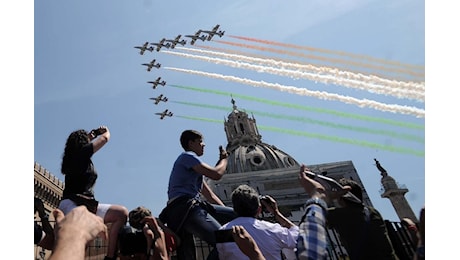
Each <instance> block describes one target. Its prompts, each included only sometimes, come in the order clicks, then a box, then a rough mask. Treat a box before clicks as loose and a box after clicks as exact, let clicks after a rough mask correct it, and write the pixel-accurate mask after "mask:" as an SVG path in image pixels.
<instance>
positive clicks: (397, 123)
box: [168, 84, 425, 130]
mask: <svg viewBox="0 0 460 260" xmlns="http://www.w3.org/2000/svg"><path fill="white" fill-rule="evenodd" d="M168 86H171V87H175V88H181V89H186V90H192V91H198V92H205V93H211V94H217V95H223V96H233V97H236V98H241V99H244V100H249V101H254V102H259V103H264V104H268V105H274V106H282V107H288V108H294V109H299V110H305V111H310V112H315V113H322V114H330V115H335V116H339V117H345V118H352V119H357V120H363V121H368V122H377V123H382V124H389V125H394V126H399V127H405V128H410V129H417V130H424V129H425V126H424V125H420V124H414V123H408V122H401V121H396V120H391V119H385V118H378V117H370V116H364V115H359V114H350V113H345V112H342V111H337V110H331V109H323V108H317V107H310V106H303V105H297V104H291V103H285V102H279V101H274V100H269V99H263V98H258V97H253V96H246V95H241V94H235V93H230V92H225V91H219V90H215V89H204V88H198V87H191V86H182V85H169V84H168Z"/></svg>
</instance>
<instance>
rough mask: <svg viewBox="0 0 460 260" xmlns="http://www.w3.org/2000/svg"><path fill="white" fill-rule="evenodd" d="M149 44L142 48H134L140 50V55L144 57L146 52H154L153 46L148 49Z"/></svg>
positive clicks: (146, 43)
mask: <svg viewBox="0 0 460 260" xmlns="http://www.w3.org/2000/svg"><path fill="white" fill-rule="evenodd" d="M148 45H149V42H145V43H144V44H143V45H142V46H134V48H136V49H139V50H140V51H139V54H140V55H144V52H145V51H153V46H150V47H147V46H148Z"/></svg>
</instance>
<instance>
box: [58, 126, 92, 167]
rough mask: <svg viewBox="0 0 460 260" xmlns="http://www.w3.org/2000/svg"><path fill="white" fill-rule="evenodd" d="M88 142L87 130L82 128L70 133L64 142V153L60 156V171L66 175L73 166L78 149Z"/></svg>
mask: <svg viewBox="0 0 460 260" xmlns="http://www.w3.org/2000/svg"><path fill="white" fill-rule="evenodd" d="M89 142H90V140H89V137H88V132H86V130H84V129H80V130H76V131H73V132H72V133H70V135H69V137H68V138H67V141H66V143H65V149H64V154H63V156H62V164H61V173H62V174H64V175H66V174H68V173H71V172H72V170H73V169H74V168H75V163H74V162H75V161H76V160H75V156H76V155H77V154H78V152H79V151H80V149H81V148H82V147H83V146H84V145H86V144H88V143H89Z"/></svg>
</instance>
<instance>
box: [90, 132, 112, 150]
mask: <svg viewBox="0 0 460 260" xmlns="http://www.w3.org/2000/svg"><path fill="white" fill-rule="evenodd" d="M90 139H91V141H92V143H93V153H96V152H97V151H99V150H100V149H101V148H102V147H103V146H104V145H105V144H106V143H107V142H108V141H109V140H110V131H109V128H108V127H107V126H100V127H98V128H96V129H94V130H92V131H91V132H90Z"/></svg>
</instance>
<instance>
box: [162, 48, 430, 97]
mask: <svg viewBox="0 0 460 260" xmlns="http://www.w3.org/2000/svg"><path fill="white" fill-rule="evenodd" d="M163 53H168V54H172V55H177V56H182V57H187V58H194V59H198V60H203V61H207V62H213V63H215V64H224V65H227V66H231V67H236V68H243V69H251V70H255V71H258V72H265V73H271V74H276V75H282V76H287V77H292V78H304V79H308V80H313V81H315V82H322V83H325V84H330V83H332V84H337V85H341V86H345V87H351V88H357V89H361V90H366V91H369V92H373V93H377V94H384V95H392V96H395V97H397V98H410V99H415V100H419V101H424V94H423V93H420V92H415V93H414V91H407V90H398V89H392V88H388V87H382V86H379V85H375V84H368V83H365V82H364V83H363V82H359V81H356V80H350V79H343V78H337V77H334V76H331V75H318V74H313V73H309V72H301V71H293V70H288V69H278V68H273V67H267V66H261V65H252V64H249V63H246V62H237V61H231V60H225V59H220V58H212V57H208V56H200V55H193V54H187V53H180V52H172V51H163Z"/></svg>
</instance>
